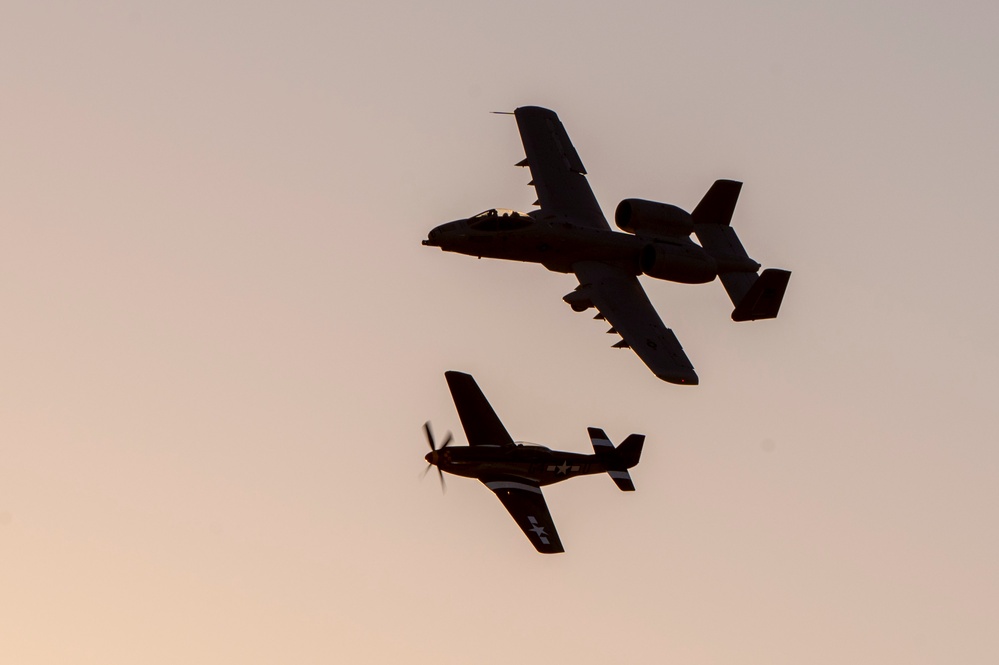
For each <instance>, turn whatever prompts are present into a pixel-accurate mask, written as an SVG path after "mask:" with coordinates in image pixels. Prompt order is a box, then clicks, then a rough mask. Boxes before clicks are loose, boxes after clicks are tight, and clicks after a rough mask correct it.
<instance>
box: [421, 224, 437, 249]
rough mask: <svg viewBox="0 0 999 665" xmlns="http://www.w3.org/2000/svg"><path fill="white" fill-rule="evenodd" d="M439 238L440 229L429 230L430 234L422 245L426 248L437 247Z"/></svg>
mask: <svg viewBox="0 0 999 665" xmlns="http://www.w3.org/2000/svg"><path fill="white" fill-rule="evenodd" d="M440 238H441V227H439V226H438V227H437V228H435V229H431V231H430V233H428V234H427V239H426V240H424V241H423V244H424V245H426V246H427V247H439V246H440Z"/></svg>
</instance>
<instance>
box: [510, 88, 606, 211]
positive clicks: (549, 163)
mask: <svg viewBox="0 0 999 665" xmlns="http://www.w3.org/2000/svg"><path fill="white" fill-rule="evenodd" d="M514 115H515V116H516V118H517V127H518V128H519V129H520V139H521V141H523V142H524V152H525V153H527V159H525V160H524V161H523V162H521V163H520V164H518V166H529V167H530V168H531V177H532V178H533V180H532V184H533V185H534V188H535V189H536V190H537V192H538V200H537V204H538V205H540V206H541V212H542V214H543V216H545V217H549V216H553V217H563V218H567V221H571V222H573V223H574V224H578V225H579V226H587V227H590V228H595V229H609V228H610V226H608V225H607V220H606V219H605V218H604V213H603V212H601V210H600V206H599V205H598V204H597V199H596V198H595V197H594V196H593V191H592V190H591V189H590V184H589V183H588V182H586V169H585V168H584V167H583V162H582V161H581V160H580V159H579V155H578V154H577V153H576V149H575V148H574V147H573V146H572V142H571V141H570V140H569V135H568V134H566V133H565V127H563V126H562V123H561V122H560V121H559V119H558V116H557V115H556V114H555V112H554V111H549V110H548V109H543V108H540V107H538V106H522V107H520V108H519V109H517V110H516V111H514Z"/></svg>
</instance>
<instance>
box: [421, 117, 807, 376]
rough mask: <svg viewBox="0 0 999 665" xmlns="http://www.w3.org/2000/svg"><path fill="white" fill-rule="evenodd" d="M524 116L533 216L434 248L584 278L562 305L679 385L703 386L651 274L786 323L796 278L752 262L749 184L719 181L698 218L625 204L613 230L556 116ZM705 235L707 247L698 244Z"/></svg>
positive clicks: (473, 228) (449, 230)
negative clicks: (713, 287)
mask: <svg viewBox="0 0 999 665" xmlns="http://www.w3.org/2000/svg"><path fill="white" fill-rule="evenodd" d="M514 115H515V116H516V118H517V126H518V127H519V129H520V138H521V140H522V141H523V143H524V151H525V152H526V153H527V157H526V159H524V160H523V161H521V162H520V163H518V164H517V166H528V167H530V169H531V177H532V180H531V182H530V184H531V185H533V186H534V188H535V189H536V190H537V194H538V200H537V201H535V203H534V204H535V205H539V206H540V207H541V209H540V210H535V211H532V212H531V213H529V214H524V213H519V212H514V211H512V210H501V209H493V210H487V211H485V212H483V213H480V214H478V215H475V216H474V217H470V218H468V219H461V220H457V221H454V222H450V223H447V224H442V225H440V226H438V227H437V228H435V229H433V230H432V231H431V232H430V233H429V235H428V237H427V239H426V240H424V241H423V244H424V245H429V246H431V247H440V248H441V249H442V250H444V251H445V252H458V253H459V254H469V255H471V256H477V257H479V258H482V257H487V258H494V259H508V260H511V261H527V262H530V263H540V264H542V265H543V266H545V267H546V268H548V269H549V270H552V271H555V272H564V273H570V272H571V273H574V274H575V275H576V278H577V279H578V280H579V286H578V287H576V289H575V290H574V291H573V292H572V293H569V294H568V295H566V296H565V297H564V298H562V299H563V300H564V301H565V302H566V303H568V304H569V305H570V306H571V307H572V309H573V310H575V311H577V312H582V311H584V310H586V309H589V308H590V307H595V308H596V309H597V315H596V317H595V318H597V319H606V320H607V321H608V322H609V323H610V325H611V329H610V330H609V331H608V332H611V333H617V334H619V335H620V336H621V338H622V339H621V340H620V341H619V342H617V344H615V345H614V346H615V347H616V348H631V349H633V350H634V351H635V353H637V354H638V356H639V357H640V358H641V359H642V361H643V362H644V363H645V364H646V365H647V366H648V367H649V369H651V370H652V372H653V373H654V374H655V375H656V376H658V377H659V378H660V379H662V380H664V381H668V382H670V383H678V384H687V385H694V384H696V383H697V374H696V373H695V372H694V367H693V365H691V364H690V360H688V359H687V356H686V354H685V353H684V352H683V347H681V346H680V342H679V340H677V338H676V335H674V334H673V331H672V330H670V329H669V328H667V327H666V326H665V325H664V324H663V322H662V319H660V318H659V315H658V314H657V313H656V310H655V309H654V308H653V307H652V303H650V302H649V298H648V296H646V295H645V291H644V290H643V289H642V286H641V284H640V283H639V282H638V277H637V276H638V275H641V274H645V275H648V276H649V277H654V278H656V279H665V280H669V281H672V282H682V283H685V284H701V283H704V282H710V281H712V280H714V278H715V277H719V278H720V279H721V282H722V285H723V286H724V287H725V290H726V291H727V292H728V295H729V298H731V300H732V304H733V305H734V306H735V309H734V310H733V312H732V319H734V320H735V321H751V320H755V319H772V318H775V317H776V316H777V311H778V310H779V309H780V304H781V300H782V299H783V297H784V290H785V289H786V288H787V283H788V279H789V278H790V276H791V273H790V272H789V271H786V270H777V269H774V268H771V269H768V270H764V271H763V274H761V275H758V274H757V271H758V270H759V269H760V264H759V263H757V262H756V261H754V260H753V259H751V258H750V257H749V255H748V254H746V250H745V249H744V248H743V246H742V243H741V242H739V238H738V237H737V236H736V234H735V231H734V230H733V229H732V227H731V226H730V222H731V220H732V213H733V211H734V210H735V204H736V201H737V200H738V198H739V191H740V190H741V188H742V183H741V182H736V181H734V180H718V181H716V182H715V183H714V184H713V185H712V186H711V188H710V189H709V190H708V193H707V194H705V195H704V198H703V199H701V202H700V203H699V204H697V207H695V208H694V211H693V212H690V213H688V212H686V211H685V210H682V209H681V208H679V207H677V206H675V205H670V204H668V203H656V202H654V201H644V200H641V199H625V200H624V201H621V203H620V204H619V205H618V206H617V210H616V211H615V213H614V221H615V222H616V223H617V225H618V227H619V228H620V229H621V230H622V231H627V233H617V232H615V231H611V228H610V226H609V225H608V224H607V220H606V219H605V218H604V215H603V213H602V212H601V210H600V206H599V205H598V204H597V200H596V198H595V197H594V196H593V192H592V191H591V190H590V186H589V184H588V183H587V181H586V177H585V176H586V169H585V168H583V162H582V161H581V160H580V159H579V155H578V154H577V153H576V149H575V148H574V147H573V146H572V143H571V142H570V141H569V135H568V134H566V131H565V128H564V127H563V126H562V123H561V122H560V121H559V119H558V116H557V115H556V114H555V112H554V111H549V110H548V109H543V108H539V107H537V106H525V107H521V108H518V109H517V110H516V111H515V112H514ZM691 233H694V234H696V235H697V239H698V240H699V241H700V245H698V244H696V243H694V242H693V241H692V240H691V239H690V234H691Z"/></svg>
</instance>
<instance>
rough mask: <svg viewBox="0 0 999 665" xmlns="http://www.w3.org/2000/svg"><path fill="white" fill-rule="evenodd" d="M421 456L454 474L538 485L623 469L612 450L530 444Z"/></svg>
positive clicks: (459, 449) (461, 448)
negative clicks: (588, 452) (568, 449)
mask: <svg viewBox="0 0 999 665" xmlns="http://www.w3.org/2000/svg"><path fill="white" fill-rule="evenodd" d="M424 459H426V460H427V462H428V463H429V464H432V465H434V466H436V467H437V468H439V469H440V470H441V471H445V472H447V473H451V474H454V475H456V476H465V477H466V478H491V477H492V478H494V477H497V476H504V477H516V478H523V479H524V480H529V481H533V482H535V483H537V484H538V485H551V484H552V483H557V482H559V481H562V480H566V479H568V478H573V477H575V476H585V475H590V474H594V473H607V472H608V471H616V470H620V471H626V470H627V467H626V466H624V465H623V463H622V462H621V460H620V459H619V458H618V457H616V456H615V455H613V454H595V455H585V454H582V453H569V452H563V451H558V450H551V449H549V448H546V447H544V446H538V445H534V444H517V445H516V446H512V447H511V446H459V447H454V448H451V447H448V448H444V449H442V450H435V451H433V452H429V453H427V454H426V457H425V458H424Z"/></svg>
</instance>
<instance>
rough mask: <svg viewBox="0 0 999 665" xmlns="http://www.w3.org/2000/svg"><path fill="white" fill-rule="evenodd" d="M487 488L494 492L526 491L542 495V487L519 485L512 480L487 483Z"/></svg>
mask: <svg viewBox="0 0 999 665" xmlns="http://www.w3.org/2000/svg"><path fill="white" fill-rule="evenodd" d="M486 487H488V488H489V489H491V490H492V491H494V492H495V491H496V490H526V491H528V492H534V493H535V494H541V493H542V492H541V488H540V487H535V486H534V485H528V484H527V483H518V482H515V481H512V480H493V481H490V482H488V483H486Z"/></svg>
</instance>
